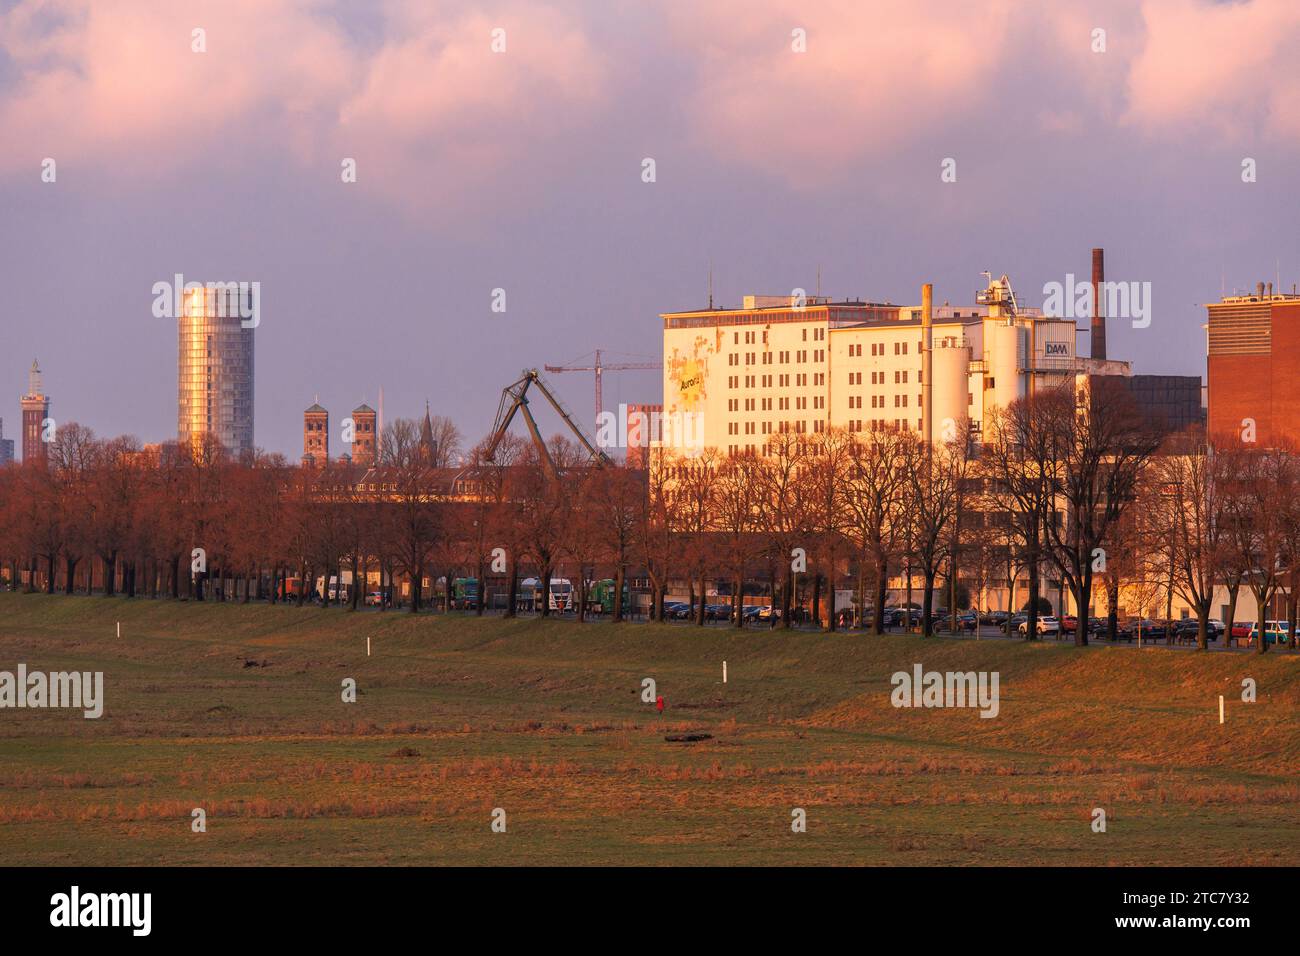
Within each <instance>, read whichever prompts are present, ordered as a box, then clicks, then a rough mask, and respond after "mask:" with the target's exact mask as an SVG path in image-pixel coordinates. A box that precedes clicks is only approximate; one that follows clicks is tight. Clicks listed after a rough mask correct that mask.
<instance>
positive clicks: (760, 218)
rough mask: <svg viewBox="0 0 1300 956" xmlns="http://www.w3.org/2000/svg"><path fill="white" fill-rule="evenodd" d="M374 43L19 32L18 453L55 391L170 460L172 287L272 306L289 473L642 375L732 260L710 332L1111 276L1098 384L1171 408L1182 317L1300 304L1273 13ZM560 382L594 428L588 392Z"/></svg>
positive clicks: (613, 388)
mask: <svg viewBox="0 0 1300 956" xmlns="http://www.w3.org/2000/svg"><path fill="white" fill-rule="evenodd" d="M352 6H353V5H351V4H344V3H341V2H339V3H324V2H320V3H313V2H287V0H286V2H269V0H259V2H252V0H221V2H212V3H188V2H177V0H157V2H135V0H122V2H114V3H108V4H93V5H92V4H91V3H89V2H74V0H55V2H43V3H33V2H17V3H15V2H13V0H0V278H2V279H3V289H4V294H3V302H2V303H0V315H2V316H3V324H2V326H0V417H3V418H4V419H5V424H6V434H7V435H8V436H9V437H17V435H18V418H19V409H18V396H19V395H20V394H21V393H22V392H23V391H24V390H25V386H26V371H27V368H28V366H29V365H30V363H31V360H32V357H33V356H36V357H39V359H40V362H41V366H42V368H43V369H44V370H45V377H46V386H47V389H48V391H49V392H51V394H52V395H53V396H54V404H53V407H52V414H53V416H54V418H55V419H56V420H57V421H58V422H60V423H61V424H62V423H65V422H67V421H71V420H76V421H79V422H82V423H83V424H86V425H89V426H90V427H92V428H93V429H94V430H95V431H96V432H97V433H99V434H103V435H113V434H120V433H130V434H134V435H137V436H138V437H139V438H140V439H141V440H143V441H146V442H149V441H160V440H165V439H171V438H174V437H175V434H176V330H175V324H174V322H173V321H171V320H166V319H155V318H154V317H153V316H152V315H151V312H150V306H151V303H152V294H151V291H150V290H151V287H152V285H153V283H154V282H157V281H160V280H162V281H170V279H171V276H172V275H173V273H176V272H182V273H184V275H185V276H186V278H187V279H193V280H199V281H203V280H207V279H211V280H246V281H252V280H256V281H259V282H261V284H262V316H261V325H260V327H259V328H258V330H257V332H256V336H257V340H256V349H257V380H256V393H257V399H256V405H257V418H256V440H257V444H258V445H260V446H262V447H264V448H266V449H268V450H271V451H280V452H284V453H286V454H288V455H290V456H293V457H296V456H297V455H298V454H300V453H301V449H302V446H301V412H302V410H303V409H304V408H305V407H306V406H308V405H310V404H311V403H312V400H313V398H314V397H315V396H316V395H317V394H319V396H320V401H321V403H322V404H323V405H325V406H326V407H327V408H329V409H330V411H331V413H333V415H334V417H335V420H336V421H337V419H339V418H341V417H343V415H344V414H346V412H347V411H348V410H350V409H351V408H352V407H353V406H355V405H356V404H358V403H359V402H360V401H361V400H362V399H363V398H364V399H365V400H367V401H369V402H370V403H371V404H372V405H373V404H375V403H376V398H377V393H378V389H379V387H380V386H381V385H382V386H383V387H384V393H385V406H386V414H387V415H388V417H389V418H392V417H396V416H415V415H417V414H421V413H422V412H423V408H424V401H425V399H426V398H428V399H429V401H430V403H431V405H432V407H433V410H434V411H435V413H441V414H445V415H448V416H450V417H452V418H454V419H455V420H456V421H457V422H458V423H459V424H460V425H461V427H462V429H463V430H464V431H465V432H466V434H467V436H468V437H469V438H470V439H471V440H473V439H476V438H478V437H479V436H481V435H482V433H483V432H484V431H485V430H486V429H487V428H488V427H489V426H490V424H491V420H492V416H493V414H494V413H495V410H496V405H497V400H498V397H499V393H500V389H501V388H502V386H504V385H506V384H508V383H509V382H511V381H513V379H514V378H515V377H517V375H518V373H519V370H520V369H522V368H526V367H533V366H537V367H540V366H542V365H543V364H546V363H554V364H561V363H565V362H568V361H571V360H573V359H576V358H578V357H580V356H582V355H583V354H584V353H588V352H590V351H591V350H592V349H595V348H603V349H607V350H609V352H610V353H611V354H609V355H608V356H607V359H606V361H618V360H620V359H625V360H636V358H641V359H642V360H644V359H645V358H646V357H649V358H652V359H656V358H658V357H660V352H661V332H660V324H659V321H658V319H657V315H658V313H659V312H662V311H669V310H675V309H685V308H691V307H700V306H702V305H703V304H704V302H705V295H706V279H707V273H708V264H709V261H710V260H712V262H713V268H714V288H715V299H716V301H717V302H718V303H719V304H723V305H736V304H739V298H740V296H741V295H743V294H745V293H747V292H757V293H767V294H781V293H788V292H789V291H790V290H791V289H792V288H794V287H796V286H802V287H805V288H807V289H808V290H809V292H811V291H812V290H813V288H814V286H815V283H816V270H817V267H818V265H819V264H820V266H821V269H822V291H823V292H824V293H825V294H829V295H832V296H834V297H836V298H841V297H844V296H846V295H847V296H864V297H867V298H871V299H876V300H884V299H888V300H891V301H893V302H913V301H916V300H918V299H919V292H918V289H919V286H920V284H921V283H922V282H925V281H931V282H933V283H934V284H935V298H936V301H938V302H943V301H945V300H950V301H952V302H954V303H956V302H961V303H964V304H965V303H971V302H973V300H974V292H975V290H976V289H977V288H979V287H981V286H982V280H981V277H980V275H979V273H980V272H981V271H982V270H985V269H988V270H991V271H992V272H994V274H995V275H996V274H1001V273H1004V272H1005V273H1007V274H1009V275H1010V276H1011V279H1012V282H1013V284H1014V286H1015V288H1016V290H1017V292H1018V293H1019V295H1020V296H1021V298H1022V301H1025V302H1027V303H1028V304H1030V305H1041V302H1042V286H1043V284H1044V283H1045V282H1048V281H1052V280H1056V281H1063V280H1064V278H1065V274H1066V273H1067V272H1073V273H1075V275H1076V276H1086V275H1087V274H1088V271H1089V268H1090V259H1089V249H1090V248H1091V247H1093V246H1103V247H1105V249H1106V265H1107V278H1108V279H1113V280H1138V281H1149V282H1151V283H1152V288H1153V303H1154V319H1153V322H1152V324H1151V327H1150V328H1147V329H1133V328H1131V327H1129V326H1128V323H1120V322H1115V321H1112V323H1111V324H1110V326H1109V343H1108V344H1109V352H1110V357H1112V358H1128V359H1131V360H1132V361H1133V363H1134V370H1135V371H1136V372H1153V373H1155V372H1165V373H1178V374H1203V372H1204V366H1205V360H1204V332H1203V331H1202V329H1201V324H1202V323H1203V322H1204V321H1205V318H1204V315H1205V313H1204V310H1203V309H1201V308H1198V304H1199V303H1204V302H1206V301H1209V300H1212V299H1217V297H1218V295H1219V293H1220V290H1221V287H1224V286H1226V289H1227V291H1228V292H1229V293H1231V292H1232V290H1233V288H1234V287H1236V288H1245V287H1247V286H1249V287H1253V285H1254V283H1255V282H1256V281H1259V280H1265V281H1268V280H1273V279H1275V276H1276V274H1277V273H1278V272H1280V278H1281V282H1282V285H1283V287H1284V288H1285V289H1286V290H1287V291H1289V290H1290V288H1291V284H1292V283H1293V282H1296V281H1298V280H1300V230H1297V228H1296V222H1295V212H1296V209H1297V204H1298V200H1300V173H1298V172H1297V169H1300V167H1298V166H1297V159H1298V158H1300V156H1298V155H1297V154H1298V153H1300V149H1298V147H1300V114H1298V113H1297V111H1296V110H1295V106H1294V104H1295V103H1296V102H1297V101H1300V70H1297V69H1296V68H1295V66H1294V59H1293V57H1294V50H1295V49H1296V48H1297V46H1300V7H1297V5H1296V4H1295V3H1294V2H1291V0H1271V2H1265V0H1255V2H1252V3H1241V4H1226V3H1225V4H1212V3H1204V2H1194V0H1168V2H1150V3H1146V4H1139V5H1135V4H1130V3H1125V2H1092V3H1079V4H1072V3H1052V4H1040V3H1019V2H996V0H992V2H988V3H985V4H982V5H981V4H975V3H958V2H934V3H925V2H921V3H918V2H915V0H911V2H905V3H898V4H890V3H885V4H864V3H860V2H848V0H845V2H830V0H828V2H820V3H809V2H802V3H795V2H759V0H746V2H739V0H736V2H717V3H703V4H693V3H689V4H688V3H664V4H647V3H631V2H628V3H617V2H615V3H610V2H592V3H576V2H573V3H555V4H546V3H538V2H522V0H520V2H508V3H481V4H480V3H472V2H468V0H465V2H458V3H437V2H427V0H426V2H415V0H411V2H390V3H377V4H374V5H373V7H368V8H367V11H368V12H365V13H357V12H356V11H355V10H351V9H349V8H350V7H352ZM868 7H870V8H871V9H870V10H868V9H867V8H868ZM1044 7H1046V8H1047V9H1043V8H1044ZM977 8H982V12H981V13H980V14H979V15H975V14H973V13H972V10H975V9H977ZM196 27H197V28H202V29H203V30H205V31H206V35H205V39H206V52H204V53H195V52H193V51H192V49H191V46H192V32H191V31H192V30H193V29H195V28H196ZM494 27H503V28H504V29H505V31H506V50H505V52H504V53H494V52H492V50H491V43H492V35H491V34H492V30H493V28H494ZM1095 28H1103V29H1105V31H1106V37H1105V40H1106V50H1105V52H1104V53H1095V52H1093V49H1092V46H1093V42H1094V41H1093V30H1094V29H1095ZM795 29H802V30H804V31H806V36H807V52H805V53H796V52H794V51H793V50H792V48H791V47H792V31H793V30H795ZM46 157H50V158H53V159H54V160H55V162H56V164H57V180H56V181H55V182H54V183H45V182H42V180H41V166H42V161H43V160H44V159H45V158H46ZM345 157H352V158H355V159H356V162H357V169H358V177H357V178H358V181H357V182H356V183H346V184H345V183H343V182H342V181H341V176H340V169H341V167H340V164H341V161H342V160H343V159H344V158H345ZM645 157H653V158H654V159H655V161H656V165H657V170H656V172H657V181H656V182H654V183H644V182H642V179H641V169H642V160H643V159H644V158H645ZM945 157H952V158H954V159H955V160H956V161H957V181H956V182H955V183H942V182H941V181H940V175H939V174H940V163H941V161H942V160H943V159H944V158H945ZM1245 157H1251V158H1254V159H1255V160H1256V162H1257V168H1258V181H1257V182H1255V183H1249V184H1247V183H1243V182H1242V177H1241V164H1242V160H1243V158H1245ZM497 287H500V288H504V289H505V290H506V297H507V311H506V313H505V314H495V313H493V312H492V311H491V309H490V304H491V294H492V290H493V289H494V288H497ZM1080 348H1081V351H1083V352H1085V353H1086V349H1087V343H1086V336H1081V337H1080ZM616 353H625V354H623V355H620V354H616ZM555 383H556V384H557V385H558V387H559V390H560V391H561V394H562V395H563V396H564V398H565V399H566V400H567V401H568V403H569V404H570V406H571V407H572V408H573V409H574V410H575V412H577V413H578V414H579V416H580V417H581V418H582V419H583V420H584V422H585V423H587V424H588V427H590V418H591V414H592V411H591V409H592V380H591V376H590V374H572V375H564V376H557V377H556V378H555ZM660 389H661V386H660V378H659V376H658V374H657V373H653V372H619V373H610V374H609V375H607V376H606V380H605V403H606V406H607V407H612V406H615V405H616V404H617V403H619V402H642V401H657V400H659V398H660V394H659V393H660ZM543 415H544V427H545V428H546V430H547V431H551V430H555V429H556V427H557V423H556V422H555V421H554V418H553V417H552V416H549V415H546V414H545V413H543ZM335 428H336V432H335V436H334V447H335V448H337V447H338V445H337V425H336V426H335Z"/></svg>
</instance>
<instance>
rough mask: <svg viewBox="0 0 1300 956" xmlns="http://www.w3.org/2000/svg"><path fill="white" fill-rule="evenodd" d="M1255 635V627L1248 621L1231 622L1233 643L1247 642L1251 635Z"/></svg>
mask: <svg viewBox="0 0 1300 956" xmlns="http://www.w3.org/2000/svg"><path fill="white" fill-rule="evenodd" d="M1254 633H1255V625H1254V624H1252V623H1251V622H1250V621H1233V622H1232V639H1233V640H1234V641H1248V640H1250V637H1251V635H1252V634H1254Z"/></svg>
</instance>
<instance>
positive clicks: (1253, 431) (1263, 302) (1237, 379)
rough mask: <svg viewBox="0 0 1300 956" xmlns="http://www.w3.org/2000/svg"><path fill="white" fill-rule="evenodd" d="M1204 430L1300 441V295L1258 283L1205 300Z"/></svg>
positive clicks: (1249, 437)
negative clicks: (1248, 291) (1251, 289)
mask: <svg viewBox="0 0 1300 956" xmlns="http://www.w3.org/2000/svg"><path fill="white" fill-rule="evenodd" d="M1206 310H1207V312H1208V313H1209V341H1208V353H1209V354H1208V359H1207V375H1206V381H1207V386H1208V389H1207V391H1208V405H1209V421H1208V425H1207V427H1208V430H1209V432H1210V434H1211V435H1214V436H1216V437H1218V438H1219V439H1220V440H1223V439H1232V438H1235V437H1237V436H1241V438H1242V440H1250V441H1255V442H1258V443H1260V444H1264V445H1268V444H1271V443H1274V442H1279V441H1289V442H1293V443H1296V444H1300V393H1297V390H1296V388H1295V385H1294V383H1295V382H1296V380H1297V375H1298V374H1300V295H1297V294H1296V293H1295V292H1291V293H1289V294H1286V293H1275V292H1274V291H1273V284H1272V283H1271V282H1270V283H1268V285H1267V286H1265V284H1264V283H1262V282H1261V283H1259V285H1258V286H1257V287H1256V290H1255V294H1254V295H1234V296H1226V297H1224V298H1223V299H1222V300H1221V301H1219V302H1211V303H1210V304H1209V305H1207V306H1206Z"/></svg>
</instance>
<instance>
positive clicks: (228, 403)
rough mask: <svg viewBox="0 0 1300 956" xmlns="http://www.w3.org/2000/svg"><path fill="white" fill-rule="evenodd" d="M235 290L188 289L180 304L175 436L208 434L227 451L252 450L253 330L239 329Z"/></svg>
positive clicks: (191, 438) (187, 438)
mask: <svg viewBox="0 0 1300 956" xmlns="http://www.w3.org/2000/svg"><path fill="white" fill-rule="evenodd" d="M241 295H243V296H247V295H249V293H248V292H247V291H244V290H241V289H239V288H238V287H235V288H214V289H192V290H190V291H187V292H186V293H185V296H184V301H183V303H182V306H181V310H180V311H181V317H180V320H179V326H180V349H179V356H178V362H177V410H178V424H177V429H176V437H177V439H178V440H179V441H181V442H188V443H191V444H194V445H197V444H198V443H199V441H201V439H202V437H203V435H205V434H211V435H212V436H213V437H215V438H216V439H218V440H219V441H220V442H221V444H222V445H224V446H225V447H226V448H227V449H228V450H229V451H231V452H234V453H239V452H244V451H251V450H252V448H253V329H252V328H244V327H243V325H242V320H241V318H240V316H241V314H248V312H247V309H249V308H251V302H250V303H245V304H244V311H243V312H242V313H241V308H240V306H241V301H240V296H241Z"/></svg>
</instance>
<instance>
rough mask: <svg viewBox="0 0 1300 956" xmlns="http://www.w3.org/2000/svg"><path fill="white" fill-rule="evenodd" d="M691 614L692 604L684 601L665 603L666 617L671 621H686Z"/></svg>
mask: <svg viewBox="0 0 1300 956" xmlns="http://www.w3.org/2000/svg"><path fill="white" fill-rule="evenodd" d="M690 615H691V606H690V605H689V604H685V603H683V602H682V601H668V602H665V603H664V617H665V618H667V619H668V620H670V621H684V620H686V618H688V617H690Z"/></svg>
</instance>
